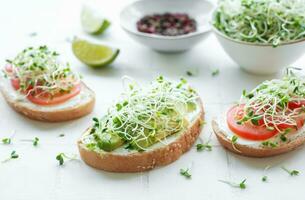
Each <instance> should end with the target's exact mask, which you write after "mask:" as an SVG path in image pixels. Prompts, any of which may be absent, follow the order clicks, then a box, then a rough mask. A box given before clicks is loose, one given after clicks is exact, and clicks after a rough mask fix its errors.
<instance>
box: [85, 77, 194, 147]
mask: <svg viewBox="0 0 305 200" xmlns="http://www.w3.org/2000/svg"><path fill="white" fill-rule="evenodd" d="M125 83H126V82H125ZM124 85H125V86H126V84H124ZM198 98H199V97H198V96H197V94H196V92H195V91H194V90H193V89H191V88H190V87H189V86H188V85H187V83H186V81H185V80H184V79H181V82H180V83H177V84H176V83H173V82H170V81H168V80H165V79H164V78H163V77H162V76H160V77H158V78H157V79H156V80H155V81H153V82H152V83H151V84H150V85H149V86H148V87H145V88H142V87H140V86H139V85H137V84H136V83H135V82H132V83H129V84H128V87H127V89H126V90H125V91H124V93H123V94H122V95H121V97H120V99H119V100H118V101H117V102H116V103H115V104H113V105H112V106H111V107H110V108H109V109H108V112H107V114H106V115H105V116H104V117H103V118H101V119H97V118H94V119H93V121H94V122H93V125H92V127H91V129H90V131H89V134H87V135H84V136H83V138H82V142H83V143H84V144H85V145H86V147H87V148H88V149H90V150H96V151H99V150H103V151H113V150H115V149H117V148H119V147H121V146H124V147H125V149H129V150H138V151H145V150H147V148H148V147H149V146H151V145H153V144H155V143H158V142H162V141H164V140H165V139H166V137H168V136H170V135H173V134H175V133H178V132H181V131H183V130H185V129H186V128H188V126H189V124H190V123H191V121H192V119H190V117H189V116H190V114H191V113H194V112H195V111H197V110H198Z"/></svg>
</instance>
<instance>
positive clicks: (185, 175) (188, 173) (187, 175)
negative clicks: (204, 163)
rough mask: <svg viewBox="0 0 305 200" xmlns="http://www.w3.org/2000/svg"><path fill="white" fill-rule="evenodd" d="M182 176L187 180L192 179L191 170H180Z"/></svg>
mask: <svg viewBox="0 0 305 200" xmlns="http://www.w3.org/2000/svg"><path fill="white" fill-rule="evenodd" d="M180 174H181V175H182V176H184V177H186V178H188V179H189V178H191V177H192V175H191V174H190V169H189V168H186V169H180Z"/></svg>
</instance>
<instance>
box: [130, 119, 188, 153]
mask: <svg viewBox="0 0 305 200" xmlns="http://www.w3.org/2000/svg"><path fill="white" fill-rule="evenodd" d="M188 124H189V122H188V120H187V119H186V118H184V119H183V126H184V127H187V126H188ZM172 125H173V127H174V126H175V125H177V122H176V123H175V122H174V121H172ZM158 130H159V131H158ZM161 130H162V129H157V130H156V132H155V134H151V132H152V130H148V129H146V130H145V132H147V134H146V135H147V136H148V137H147V138H144V137H142V138H138V139H137V140H136V141H133V142H132V143H131V145H132V146H133V147H134V148H135V149H141V147H142V148H147V147H150V146H152V145H153V144H155V143H157V142H159V141H160V140H162V139H164V138H166V137H168V136H170V135H172V134H175V133H176V132H164V131H161Z"/></svg>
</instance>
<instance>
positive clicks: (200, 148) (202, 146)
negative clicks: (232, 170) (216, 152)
mask: <svg viewBox="0 0 305 200" xmlns="http://www.w3.org/2000/svg"><path fill="white" fill-rule="evenodd" d="M209 142H210V141H208V142H206V143H205V144H202V143H199V144H196V149H197V151H203V150H207V151H212V145H210V144H209Z"/></svg>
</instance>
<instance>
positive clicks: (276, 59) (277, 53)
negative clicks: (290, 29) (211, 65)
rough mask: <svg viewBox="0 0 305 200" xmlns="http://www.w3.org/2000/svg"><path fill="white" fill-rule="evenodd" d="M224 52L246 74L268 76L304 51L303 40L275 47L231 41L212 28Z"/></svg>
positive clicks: (304, 44) (290, 62) (294, 59)
mask: <svg viewBox="0 0 305 200" xmlns="http://www.w3.org/2000/svg"><path fill="white" fill-rule="evenodd" d="M212 29H213V32H214V33H215V35H216V37H217V39H218V41H219V42H220V44H221V46H222V47H223V49H224V50H225V52H226V53H227V54H228V55H229V56H230V57H231V58H232V60H234V61H235V62H236V63H237V64H238V65H239V66H240V67H241V68H242V69H244V70H245V71H247V72H250V73H253V74H258V75H268V74H274V73H276V72H278V71H280V70H281V69H283V68H284V67H289V65H290V64H292V63H294V62H295V61H296V60H297V59H298V58H300V57H301V56H302V55H303V53H304V51H305V39H301V40H296V41H291V42H284V43H281V44H280V45H279V46H277V47H273V46H272V45H271V44H258V43H250V42H243V41H239V40H235V39H232V38H230V37H228V36H226V35H225V34H224V33H222V32H220V31H219V30H218V29H217V28H215V27H214V26H212Z"/></svg>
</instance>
